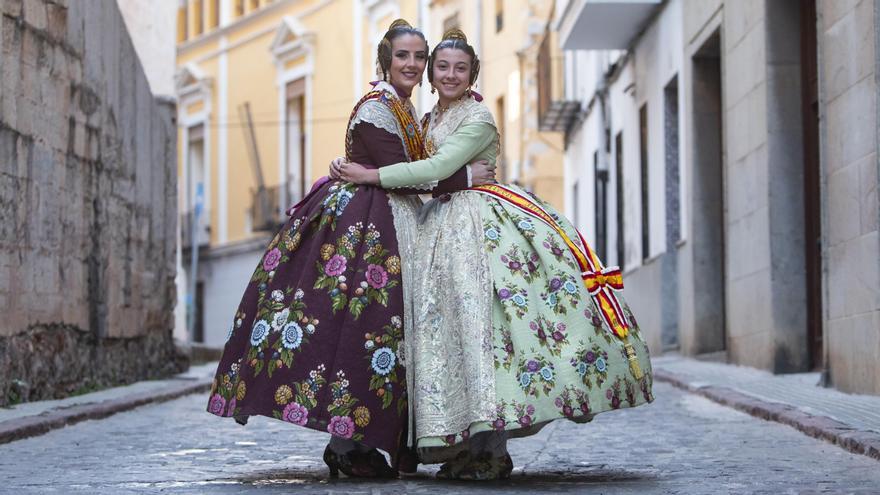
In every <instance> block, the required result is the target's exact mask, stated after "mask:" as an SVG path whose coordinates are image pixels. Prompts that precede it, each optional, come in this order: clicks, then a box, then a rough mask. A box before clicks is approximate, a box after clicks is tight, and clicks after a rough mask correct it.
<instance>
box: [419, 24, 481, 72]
mask: <svg viewBox="0 0 880 495" xmlns="http://www.w3.org/2000/svg"><path fill="white" fill-rule="evenodd" d="M447 48H451V49H453V50H461V51H463V52H465V53H467V54H468V55H470V57H471V77H470V85H471V86H473V85H474V83H475V82H476V81H477V76H479V75H480V59H479V57H477V52H476V51H474V47H472V46H471V45H469V44H468V41H467V36H465V35H464V32H463V31H462V30H461V29H458V28H454V29H450V30H449V31H446V32H445V33H443V40H442V41H440V43H437V46H435V47H434V51H432V52H431V58H429V59H428V81H430V82H434V59H435V58H437V52H439V51H440V50H445V49H447Z"/></svg>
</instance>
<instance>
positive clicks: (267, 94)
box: [176, 0, 425, 346]
mask: <svg viewBox="0 0 880 495" xmlns="http://www.w3.org/2000/svg"><path fill="white" fill-rule="evenodd" d="M422 7H423V6H422ZM420 8H421V7H420V4H418V3H416V2H409V1H400V2H398V1H392V0H274V1H272V0H181V1H180V3H179V7H178V14H177V38H178V46H177V67H178V69H177V74H176V92H177V98H178V128H179V133H178V169H179V173H178V176H179V191H178V192H179V195H178V197H179V211H180V212H181V218H180V230H181V241H182V246H183V265H184V270H183V271H184V274H183V277H182V278H183V279H185V281H183V282H181V284H180V287H179V290H181V291H183V292H185V293H186V294H188V297H189V299H190V301H192V304H193V306H192V307H191V309H190V312H191V314H193V315H194V317H195V323H194V325H193V328H192V329H191V331H190V334H189V338H190V339H191V340H193V341H195V342H203V343H205V344H207V345H209V346H220V345H222V344H223V342H224V341H225V337H226V330H227V328H228V326H229V321H231V318H232V315H233V314H234V312H235V308H236V307H237V305H238V298H239V297H240V295H241V293H242V291H243V290H244V288H245V286H246V284H247V280H248V279H249V277H250V275H251V272H252V270H253V267H254V266H255V263H256V260H257V259H258V257H259V256H260V254H261V253H262V249H263V247H264V246H265V243H266V236H268V235H269V232H271V231H272V230H273V229H274V228H277V226H278V223H280V222H281V221H283V218H284V211H285V210H286V209H287V208H288V207H289V206H290V205H292V204H295V203H296V202H297V201H298V200H299V199H300V198H301V197H302V196H303V194H304V192H308V189H309V187H310V185H311V183H312V182H313V181H314V180H315V179H317V178H319V177H321V176H323V175H326V173H327V168H328V164H329V163H330V161H331V160H332V159H333V158H334V157H336V156H339V155H341V154H343V152H344V140H345V126H346V123H347V121H348V117H349V114H350V112H351V109H352V107H353V105H354V103H355V102H356V101H357V100H358V99H359V98H360V97H361V96H362V95H363V94H364V93H365V92H366V91H367V89H368V88H369V84H368V83H369V82H370V81H372V80H374V79H375V78H376V76H375V49H376V43H377V42H378V40H379V39H381V37H382V35H383V34H384V32H385V30H386V29H387V27H388V25H389V24H390V23H391V22H392V21H393V20H394V19H395V18H398V17H404V18H406V19H411V20H412V22H413V24H414V25H417V23H418V19H419V18H420V15H419V14H420V12H419V9H420ZM424 13H425V10H424V9H423V10H422V16H421V17H424ZM261 191H264V192H263V193H261V194H260V192H261ZM194 238H195V245H196V246H198V247H199V248H198V249H197V250H196V251H197V255H198V256H197V258H196V257H193V256H192V254H193V253H192V248H191V247H192V246H193V245H194V243H193V239H194ZM194 263H195V266H196V267H197V269H196V270H192V266H193V264H194ZM193 271H194V272H195V273H196V274H197V275H196V276H195V280H193V277H192V276H191V275H190V274H191V273H192V272H193Z"/></svg>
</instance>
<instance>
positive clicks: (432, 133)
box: [331, 30, 653, 479]
mask: <svg viewBox="0 0 880 495" xmlns="http://www.w3.org/2000/svg"><path fill="white" fill-rule="evenodd" d="M478 72H479V60H478V58H477V57H476V54H475V52H474V50H473V48H472V47H471V46H470V45H469V44H468V43H467V40H466V38H465V36H464V34H463V33H461V31H458V30H454V31H451V32H449V33H447V34H446V35H444V39H443V40H442V41H441V42H440V43H439V44H438V45H437V47H436V48H435V49H434V51H433V52H432V54H431V58H430V60H429V63H428V75H429V80H430V81H431V83H432V86H433V88H434V89H435V90H436V91H437V92H438V93H439V101H438V103H437V105H436V106H435V107H434V108H433V110H432V111H431V113H430V114H429V115H426V117H425V120H424V121H423V127H424V129H425V133H426V135H425V146H426V152H427V154H428V156H429V158H427V159H425V160H419V161H413V162H408V163H399V164H395V165H389V166H386V167H383V168H381V169H368V168H365V167H362V166H360V165H359V164H357V163H352V162H345V161H343V160H337V161H334V163H333V164H332V165H331V174H332V175H333V176H336V177H340V178H342V179H344V180H347V181H350V182H353V183H358V184H372V185H381V186H382V187H383V188H386V189H392V190H393V189H396V188H401V187H417V188H424V189H425V190H428V189H430V188H431V187H433V186H434V185H435V184H436V178H437V177H438V176H439V177H445V176H446V175H449V174H452V173H453V172H455V171H456V170H457V169H459V168H460V167H461V166H462V164H465V163H470V162H473V161H476V160H487V161H489V162H490V163H494V161H495V158H496V156H497V148H498V142H499V140H498V132H497V130H496V126H495V123H494V120H493V118H492V114H491V113H490V112H489V110H488V109H487V108H486V107H485V106H484V105H482V104H481V103H480V102H479V101H478V99H479V96H478V95H476V93H472V91H471V90H470V86H471V85H472V84H473V83H474V81H475V80H476V77H477V74H478ZM413 263H414V266H415V267H416V268H415V269H416V270H418V271H419V274H420V276H419V277H417V279H416V280H415V281H414V287H413V288H412V291H411V292H412V301H411V304H412V307H413V318H414V324H413V331H412V332H411V333H410V335H409V336H408V341H407V345H406V359H407V363H408V369H407V371H408V376H407V380H408V382H409V390H410V394H411V396H410V397H411V402H410V403H411V405H412V409H413V414H412V415H411V417H412V418H413V420H414V422H415V425H414V429H410V431H414V437H415V438H414V442H415V444H416V446H417V447H418V451H419V455H420V459H421V461H422V462H423V463H440V462H445V464H444V465H443V466H442V467H441V469H440V472H439V473H438V476H439V477H445V478H457V479H498V478H506V477H508V476H509V475H510V472H511V470H512V467H513V465H512V462H511V459H510V456H509V455H508V454H507V449H506V441H507V439H508V438H512V437H519V436H525V435H530V434H533V433H536V432H537V431H538V430H539V429H540V428H541V427H542V426H544V425H545V424H547V423H548V422H550V421H552V420H555V419H561V418H565V419H569V420H572V421H575V422H587V421H590V420H591V419H592V418H593V417H594V416H595V415H596V414H598V413H600V412H604V411H608V410H614V409H619V408H625V407H634V406H638V405H641V404H643V403H647V402H650V401H652V400H653V396H652V394H651V384H652V376H651V367H650V361H649V357H648V349H647V347H646V346H645V342H644V340H643V339H642V337H641V335H640V332H639V330H638V326H637V324H636V322H635V319H634V318H633V316H632V313H631V312H630V310H629V308H628V306H627V305H626V303H625V302H624V300H623V298H622V296H621V294H620V290H621V289H622V288H623V284H622V281H621V277H620V271H619V270H618V269H616V268H613V267H612V268H605V267H603V266H602V264H601V262H600V261H599V260H598V258H597V257H596V256H595V253H593V252H592V250H590V248H589V246H587V244H586V242H585V241H584V240H583V238H582V237H581V236H580V234H579V233H578V232H577V230H576V229H575V227H574V226H573V225H572V224H571V222H569V221H568V220H567V219H565V218H564V217H563V216H562V215H559V214H558V213H557V212H556V211H554V209H553V208H552V207H551V206H550V205H548V204H547V203H545V202H543V201H541V200H540V199H538V198H536V197H534V196H533V195H531V194H529V193H527V192H525V191H523V190H522V189H520V188H518V187H516V186H510V185H506V186H502V185H485V186H477V187H473V188H471V189H470V190H467V191H462V192H456V193H453V194H451V195H445V196H444V197H441V198H439V199H435V200H433V201H431V202H430V203H428V204H427V205H425V206H424V207H423V211H422V222H421V225H420V227H419V241H418V243H417V244H416V248H415V254H414V258H413Z"/></svg>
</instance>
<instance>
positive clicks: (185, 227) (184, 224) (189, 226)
mask: <svg viewBox="0 0 880 495" xmlns="http://www.w3.org/2000/svg"><path fill="white" fill-rule="evenodd" d="M195 218H196V214H195V211H192V210H191V211H188V212H185V213H182V214H181V215H180V239H181V245H182V246H183V247H184V248H189V247H192V244H193V242H192V241H193V220H194V219H195ZM195 234H196V239H197V241H198V246H207V245H208V244H210V242H211V212H210V211H209V210H202V212H201V213H200V214H199V217H198V224H197V225H196V231H195Z"/></svg>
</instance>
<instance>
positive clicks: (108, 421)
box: [0, 383, 880, 494]
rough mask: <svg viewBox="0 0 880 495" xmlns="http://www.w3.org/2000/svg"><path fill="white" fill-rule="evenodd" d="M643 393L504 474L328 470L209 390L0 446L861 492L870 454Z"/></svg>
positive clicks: (412, 481) (534, 448)
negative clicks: (641, 403) (635, 404)
mask: <svg viewBox="0 0 880 495" xmlns="http://www.w3.org/2000/svg"><path fill="white" fill-rule="evenodd" d="M655 394H656V396H657V400H656V401H655V402H654V403H653V404H651V405H648V406H645V407H640V408H637V409H633V410H624V411H617V412H612V413H607V414H602V415H600V416H598V417H597V418H596V419H595V421H594V422H593V423H591V424H586V425H575V424H573V423H568V422H555V423H552V424H551V425H549V426H547V427H546V428H544V430H543V431H541V432H540V433H539V434H538V435H535V436H532V437H529V438H525V439H518V440H514V441H511V443H510V447H511V454H512V456H513V460H514V463H515V465H516V469H515V471H514V476H513V479H511V480H509V481H504V482H497V483H489V484H477V483H455V482H441V481H437V480H434V479H432V478H431V475H432V473H433V472H434V470H435V469H436V468H435V467H422V468H421V469H420V471H419V473H417V474H416V475H415V476H413V477H408V478H406V479H404V480H395V481H384V482H383V481H378V482H377V481H362V480H353V479H341V480H336V481H331V480H328V479H327V469H326V467H325V466H324V465H323V463H322V462H321V453H322V451H323V448H324V445H325V443H326V441H327V435H326V434H323V433H320V432H314V431H311V430H307V429H304V428H299V427H294V426H292V425H289V424H285V423H282V422H280V421H275V420H271V419H267V418H253V419H252V421H251V423H250V424H249V425H248V426H246V427H242V426H239V425H237V424H235V423H234V422H233V421H231V420H229V419H224V418H217V417H214V416H211V415H209V414H208V413H206V412H205V405H206V401H207V395H206V394H193V395H189V396H186V397H182V398H179V399H176V400H173V401H170V402H165V403H162V404H155V405H149V406H144V407H140V408H137V409H134V410H131V411H128V412H124V413H120V414H116V415H114V416H111V417H109V418H105V419H102V420H99V421H84V422H81V423H78V424H76V425H73V426H70V427H67V428H63V429H59V430H55V431H51V432H49V433H47V434H45V435H42V436H39V437H34V438H28V439H24V440H19V441H15V442H11V443H9V444H6V445H3V446H0V479H2V480H3V483H2V485H0V492H2V493H17V494H32V493H33V494H35V493H40V494H44V493H89V494H91V493H100V494H104V493H106V494H123V493H156V492H162V493H186V494H194V493H212V494H214V493H321V494H343V493H350V494H397V493H416V494H418V493H436V492H446V493H449V494H459V493H476V492H479V493H505V494H507V493H511V494H517V493H520V494H526V493H528V494H536V493H591V494H610V493H626V494H634V493H638V494H646V493H707V494H708V493H712V494H716V493H767V494H770V493H772V494H780V493H859V494H868V493H871V494H876V493H877V492H878V489H880V469H878V467H880V464H878V463H877V461H875V460H873V459H870V458H868V457H866V456H862V455H855V454H851V453H849V452H846V451H844V450H842V449H840V448H838V447H836V446H834V445H831V444H829V443H827V442H823V441H820V440H816V439H813V438H810V437H808V436H806V435H803V434H801V433H799V432H797V431H795V430H794V429H792V428H789V427H787V426H783V425H780V424H777V423H773V422H768V421H762V420H758V419H755V418H752V417H751V416H748V415H746V414H743V413H741V412H738V411H735V410H733V409H730V408H727V407H724V406H721V405H718V404H716V403H714V402H711V401H709V400H707V399H705V398H703V397H700V396H698V395H694V394H690V393H687V392H684V391H682V390H679V389H676V388H673V387H672V386H670V385H668V384H665V383H658V384H657V385H656V387H655Z"/></svg>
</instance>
